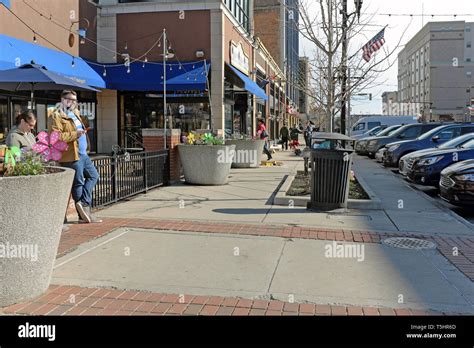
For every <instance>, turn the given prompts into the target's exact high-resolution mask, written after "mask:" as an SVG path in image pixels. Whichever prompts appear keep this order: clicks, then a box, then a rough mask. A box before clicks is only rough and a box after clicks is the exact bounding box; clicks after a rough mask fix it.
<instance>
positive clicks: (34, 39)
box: [33, 32, 36, 43]
mask: <svg viewBox="0 0 474 348" xmlns="http://www.w3.org/2000/svg"><path fill="white" fill-rule="evenodd" d="M33 42H35V43H36V33H35V32H33Z"/></svg>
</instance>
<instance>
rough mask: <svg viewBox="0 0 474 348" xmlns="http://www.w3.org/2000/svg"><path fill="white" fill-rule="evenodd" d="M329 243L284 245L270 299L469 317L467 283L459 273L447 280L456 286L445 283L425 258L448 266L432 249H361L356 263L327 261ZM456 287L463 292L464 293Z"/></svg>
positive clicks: (367, 246) (369, 246)
mask: <svg viewBox="0 0 474 348" xmlns="http://www.w3.org/2000/svg"><path fill="white" fill-rule="evenodd" d="M332 243H333V242H329V241H327V242H324V241H306V240H295V241H294V242H292V243H287V244H286V245H285V249H284V251H283V256H282V258H281V260H280V262H279V267H278V270H277V271H276V273H275V277H274V279H273V282H272V286H271V288H270V292H271V293H272V294H273V296H274V297H275V298H276V299H279V300H283V299H285V298H286V300H287V298H288V295H289V294H293V295H294V297H295V298H297V299H298V301H309V302H314V303H331V304H332V303H337V304H344V303H353V304H354V303H358V304H359V305H361V306H365V305H369V306H372V305H374V306H384V307H392V308H403V307H410V308H437V310H443V311H455V312H456V311H462V312H465V313H474V308H473V302H472V294H471V295H469V296H468V298H466V297H465V296H464V295H466V294H469V293H470V291H468V288H467V287H468V286H469V284H471V286H472V283H471V282H470V280H469V279H467V278H466V277H464V276H463V275H462V274H461V276H462V278H457V279H455V280H454V279H451V280H452V281H455V283H453V284H456V286H453V284H451V283H450V282H448V281H447V280H446V279H445V277H444V276H443V275H442V274H441V273H440V272H439V270H438V269H436V268H435V267H433V264H432V261H431V260H430V259H428V258H427V256H426V255H425V254H428V255H429V257H430V258H431V259H435V260H436V262H437V263H438V266H439V267H449V262H447V261H446V260H445V259H444V258H443V257H442V256H441V255H439V253H438V252H437V251H436V250H431V251H416V250H405V249H397V248H390V247H386V246H383V245H380V244H365V245H364V251H365V253H364V254H365V255H364V256H365V257H364V260H363V261H361V262H359V261H358V260H357V258H328V257H326V256H325V251H326V247H327V246H332ZM340 244H341V245H347V244H346V243H340ZM414 265H416V266H415V267H414ZM458 273H459V272H458ZM456 287H462V288H463V290H464V292H465V293H464V294H463V293H462V292H460V291H459V290H458V289H457V288H456ZM466 291H468V292H466ZM400 295H401V296H402V297H400ZM400 299H402V300H403V302H402V303H399V300H400Z"/></svg>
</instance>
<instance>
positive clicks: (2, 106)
mask: <svg viewBox="0 0 474 348" xmlns="http://www.w3.org/2000/svg"><path fill="white" fill-rule="evenodd" d="M9 130H10V125H9V122H8V100H7V99H6V98H0V144H5V140H6V138H7V134H8V131H9Z"/></svg>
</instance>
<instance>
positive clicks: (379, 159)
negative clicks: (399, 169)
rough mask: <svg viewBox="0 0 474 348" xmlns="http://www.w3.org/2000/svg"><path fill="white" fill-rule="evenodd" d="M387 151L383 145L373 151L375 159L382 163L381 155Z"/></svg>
mask: <svg viewBox="0 0 474 348" xmlns="http://www.w3.org/2000/svg"><path fill="white" fill-rule="evenodd" d="M385 151H387V148H386V147H385V146H384V147H382V148H381V149H380V150H378V151H377V152H376V153H375V161H377V162H379V163H383V155H384V153H385Z"/></svg>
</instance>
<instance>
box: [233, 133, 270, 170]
mask: <svg viewBox="0 0 474 348" xmlns="http://www.w3.org/2000/svg"><path fill="white" fill-rule="evenodd" d="M225 143H226V144H229V145H235V157H234V161H233V162H232V168H258V167H260V162H261V161H262V154H263V146H264V145H265V140H244V139H242V140H240V139H239V140H226V141H225Z"/></svg>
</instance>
